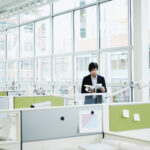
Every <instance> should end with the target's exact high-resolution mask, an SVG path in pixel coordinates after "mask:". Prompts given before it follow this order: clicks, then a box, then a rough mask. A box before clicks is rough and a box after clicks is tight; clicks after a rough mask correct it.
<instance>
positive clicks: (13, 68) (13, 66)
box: [8, 61, 18, 81]
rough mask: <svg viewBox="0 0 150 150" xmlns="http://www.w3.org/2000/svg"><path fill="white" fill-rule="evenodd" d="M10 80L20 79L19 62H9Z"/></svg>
mask: <svg viewBox="0 0 150 150" xmlns="http://www.w3.org/2000/svg"><path fill="white" fill-rule="evenodd" d="M8 81H18V62H15V61H13V62H8Z"/></svg>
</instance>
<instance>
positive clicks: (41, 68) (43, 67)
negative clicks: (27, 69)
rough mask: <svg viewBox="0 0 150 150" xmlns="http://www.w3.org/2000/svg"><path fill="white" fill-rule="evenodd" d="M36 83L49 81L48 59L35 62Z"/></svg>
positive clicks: (49, 64)
mask: <svg viewBox="0 0 150 150" xmlns="http://www.w3.org/2000/svg"><path fill="white" fill-rule="evenodd" d="M36 67H37V81H40V82H41V81H49V82H50V81H51V70H52V69H51V61H50V58H42V59H38V60H37V64H36Z"/></svg>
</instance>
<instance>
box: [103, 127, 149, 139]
mask: <svg viewBox="0 0 150 150" xmlns="http://www.w3.org/2000/svg"><path fill="white" fill-rule="evenodd" d="M106 134H111V135H118V136H123V137H127V138H133V139H135V140H142V141H146V142H150V128H148V129H138V130H129V131H121V132H111V131H110V132H106Z"/></svg>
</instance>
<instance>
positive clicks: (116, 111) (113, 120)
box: [109, 104, 150, 131]
mask: <svg viewBox="0 0 150 150" xmlns="http://www.w3.org/2000/svg"><path fill="white" fill-rule="evenodd" d="M123 109H127V110H129V115H130V116H129V118H124V117H123ZM134 113H139V114H140V121H134V118H133V114H134ZM149 115H150V104H137V105H124V106H110V107H109V117H110V118H109V121H110V122H109V127H110V131H127V130H135V129H144V128H150V116H149Z"/></svg>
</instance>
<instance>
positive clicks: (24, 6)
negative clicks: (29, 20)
mask: <svg viewBox="0 0 150 150" xmlns="http://www.w3.org/2000/svg"><path fill="white" fill-rule="evenodd" d="M52 1H53V2H54V1H56V0H0V18H8V17H10V16H12V15H15V14H18V13H20V12H22V11H24V10H28V9H31V8H33V7H37V6H40V5H43V4H46V3H50V2H52Z"/></svg>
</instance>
